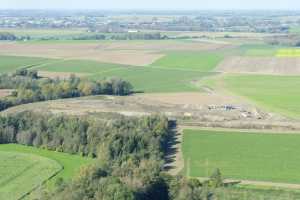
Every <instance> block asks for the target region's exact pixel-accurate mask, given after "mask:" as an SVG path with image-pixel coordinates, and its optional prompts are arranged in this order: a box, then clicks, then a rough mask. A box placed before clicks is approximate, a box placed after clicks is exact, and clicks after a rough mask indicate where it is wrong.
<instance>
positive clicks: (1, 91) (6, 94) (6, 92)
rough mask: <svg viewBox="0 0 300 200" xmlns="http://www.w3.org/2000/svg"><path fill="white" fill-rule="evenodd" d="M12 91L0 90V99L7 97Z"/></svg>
mask: <svg viewBox="0 0 300 200" xmlns="http://www.w3.org/2000/svg"><path fill="white" fill-rule="evenodd" d="M13 91H14V90H8V89H0V98H1V97H6V96H9V95H10V94H11V93H12V92H13Z"/></svg>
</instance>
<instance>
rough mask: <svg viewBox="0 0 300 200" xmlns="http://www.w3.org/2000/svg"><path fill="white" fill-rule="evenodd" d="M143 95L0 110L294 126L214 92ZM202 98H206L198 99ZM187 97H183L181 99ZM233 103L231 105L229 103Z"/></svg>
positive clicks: (210, 124)
mask: <svg viewBox="0 0 300 200" xmlns="http://www.w3.org/2000/svg"><path fill="white" fill-rule="evenodd" d="M188 94H189V95H190V96H191V97H192V98H191V100H188V96H187V95H186V94H184V93H179V94H166V96H164V94H153V96H154V97H152V96H151V94H145V95H141V94H139V95H132V96H124V97H116V96H94V97H83V98H75V99H63V100H55V101H47V102H40V103H32V104H26V105H21V106H16V107H13V108H10V109H8V110H6V111H4V112H3V113H15V112H20V111H25V110H33V111H37V112H51V113H66V114H70V115H89V114H99V113H100V114H101V113H102V114H103V113H111V114H121V115H125V116H142V115H151V114H164V115H166V116H168V117H169V118H170V119H176V120H178V122H179V123H180V124H185V125H191V126H193V125H195V126H203V127H223V128H231V127H234V128H241V129H245V128H247V129H248V128H255V127H256V128H258V129H278V128H283V129H293V128H294V129H295V127H296V128H297V126H296V125H294V123H296V122H294V121H291V120H290V119H286V118H283V117H281V116H277V115H273V114H270V113H266V112H264V111H261V110H259V109H258V108H256V107H254V106H251V105H248V104H237V103H234V101H232V102H230V101H228V100H226V98H224V100H222V98H220V99H219V101H216V100H215V99H216V96H215V95H209V94H204V93H199V94H193V93H188ZM201 97H203V99H205V100H201ZM184 98H187V99H186V100H181V99H184ZM197 98H198V99H199V100H197ZM231 103H232V104H231Z"/></svg>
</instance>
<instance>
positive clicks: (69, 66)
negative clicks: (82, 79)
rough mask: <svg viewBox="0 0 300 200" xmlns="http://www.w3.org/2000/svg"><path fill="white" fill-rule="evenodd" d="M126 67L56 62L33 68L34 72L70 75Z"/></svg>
mask: <svg viewBox="0 0 300 200" xmlns="http://www.w3.org/2000/svg"><path fill="white" fill-rule="evenodd" d="M122 67H126V66H124V65H121V64H112V63H101V62H97V61H90V60H57V61H55V62H49V64H46V65H42V66H41V67H38V66H37V67H35V69H36V70H43V71H50V72H72V73H90V74H94V73H100V72H101V73H103V72H106V71H110V70H114V69H116V68H122Z"/></svg>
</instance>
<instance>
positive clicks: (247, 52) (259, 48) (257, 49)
mask: <svg viewBox="0 0 300 200" xmlns="http://www.w3.org/2000/svg"><path fill="white" fill-rule="evenodd" d="M279 48H280V46H273V45H267V44H247V45H241V47H240V48H239V50H240V52H241V53H242V55H243V56H255V57H256V56H262V57H264V56H269V57H270V56H275V55H276V53H277V50H278V49H279Z"/></svg>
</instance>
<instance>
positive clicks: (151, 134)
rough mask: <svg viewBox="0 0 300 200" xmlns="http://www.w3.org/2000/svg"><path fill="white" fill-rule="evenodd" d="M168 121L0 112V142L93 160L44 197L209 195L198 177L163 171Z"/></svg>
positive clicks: (118, 199)
mask: <svg viewBox="0 0 300 200" xmlns="http://www.w3.org/2000/svg"><path fill="white" fill-rule="evenodd" d="M170 125H171V124H170V122H169V121H168V119H167V118H166V117H163V116H145V117H140V118H128V117H122V116H119V117H116V118H115V119H114V120H103V119H101V120H100V119H98V118H95V117H84V118H83V117H75V116H64V115H52V114H41V113H33V112H29V111H27V112H21V113H16V114H12V115H8V116H0V127H1V128H0V143H18V144H23V145H30V146H34V147H37V148H45V149H48V150H55V151H59V152H67V153H72V154H80V155H82V156H91V157H94V158H95V159H96V161H95V163H94V164H92V165H89V166H86V167H85V168H83V169H81V171H80V172H79V174H78V175H77V176H76V177H75V178H74V180H73V181H71V182H65V181H64V180H62V179H58V180H57V181H56V189H55V190H54V191H45V192H44V194H43V198H42V199H45V200H54V199H55V200H83V199H89V200H103V199H105V200H153V199H155V200H186V199H191V200H204V199H209V198H210V196H211V195H212V193H211V192H209V190H208V189H207V188H208V187H206V186H204V185H203V184H202V183H200V182H199V181H198V180H188V179H185V178H183V177H180V176H178V177H172V176H170V175H167V174H165V173H163V164H164V160H163V158H164V155H165V152H166V146H167V141H168V139H169V137H170V134H171V132H170Z"/></svg>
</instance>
